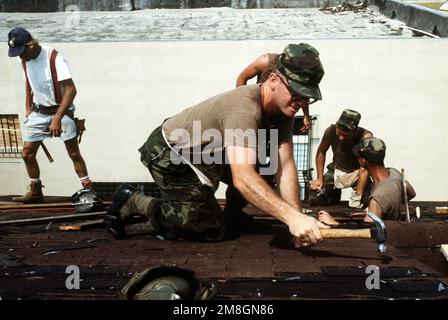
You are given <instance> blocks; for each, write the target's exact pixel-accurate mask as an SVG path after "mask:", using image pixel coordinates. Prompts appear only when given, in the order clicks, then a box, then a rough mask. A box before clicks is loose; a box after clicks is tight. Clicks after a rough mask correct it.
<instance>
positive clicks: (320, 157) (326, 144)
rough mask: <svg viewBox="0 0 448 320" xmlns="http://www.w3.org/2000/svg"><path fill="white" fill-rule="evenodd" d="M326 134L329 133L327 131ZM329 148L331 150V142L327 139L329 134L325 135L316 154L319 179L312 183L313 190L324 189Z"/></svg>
mask: <svg viewBox="0 0 448 320" xmlns="http://www.w3.org/2000/svg"><path fill="white" fill-rule="evenodd" d="M327 130H328V129H327ZM325 132H326V133H327V131H325ZM329 148H330V140H329V138H328V137H327V134H324V136H323V137H322V141H321V142H320V144H319V147H318V148H317V152H316V172H317V178H316V180H313V181H311V182H310V187H311V189H312V190H320V189H322V188H323V187H324V167H325V158H326V153H327V151H328V149H329Z"/></svg>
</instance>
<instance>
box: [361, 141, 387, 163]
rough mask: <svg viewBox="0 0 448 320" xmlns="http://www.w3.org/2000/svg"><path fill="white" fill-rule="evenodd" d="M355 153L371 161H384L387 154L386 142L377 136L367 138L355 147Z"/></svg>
mask: <svg viewBox="0 0 448 320" xmlns="http://www.w3.org/2000/svg"><path fill="white" fill-rule="evenodd" d="M353 154H354V155H355V156H357V157H363V158H364V159H366V160H367V161H371V162H379V161H383V160H384V157H385V156H386V144H385V143H384V141H383V140H381V139H378V138H375V137H372V138H366V139H363V140H361V141H360V142H359V144H358V145H356V146H355V147H354V148H353Z"/></svg>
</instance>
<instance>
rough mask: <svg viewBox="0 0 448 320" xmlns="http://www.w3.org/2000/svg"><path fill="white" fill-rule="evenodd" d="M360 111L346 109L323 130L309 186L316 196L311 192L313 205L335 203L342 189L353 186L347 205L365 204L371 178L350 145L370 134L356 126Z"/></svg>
mask: <svg viewBox="0 0 448 320" xmlns="http://www.w3.org/2000/svg"><path fill="white" fill-rule="evenodd" d="M360 120H361V114H360V113H359V112H357V111H355V110H352V109H345V110H344V111H343V112H342V114H341V116H340V117H339V119H338V121H336V124H333V125H331V126H330V127H328V128H327V129H326V130H325V133H324V136H323V137H322V141H321V143H320V145H319V147H318V149H317V153H316V171H317V178H316V180H313V181H311V182H310V188H311V189H312V190H315V191H316V192H318V193H317V196H315V195H314V194H313V193H312V195H311V203H312V204H314V205H325V204H335V203H338V202H339V201H340V198H341V189H344V188H350V187H351V188H352V189H353V191H352V194H351V196H350V201H349V206H350V207H353V208H361V207H363V206H367V202H368V192H366V190H368V188H369V184H370V182H369V181H370V180H369V175H368V172H367V170H365V169H363V168H362V167H360V166H359V163H358V161H357V159H356V157H355V156H354V155H353V154H352V149H353V147H354V146H355V145H357V144H358V143H359V142H360V141H361V140H362V139H365V138H369V137H372V133H371V132H370V131H369V130H366V129H364V128H361V127H359V126H358V125H359V121H360ZM330 147H331V150H332V151H333V162H332V163H330V164H329V165H328V166H327V169H328V170H327V172H326V173H325V175H324V165H325V155H326V152H327V150H328V149H329V148H330Z"/></svg>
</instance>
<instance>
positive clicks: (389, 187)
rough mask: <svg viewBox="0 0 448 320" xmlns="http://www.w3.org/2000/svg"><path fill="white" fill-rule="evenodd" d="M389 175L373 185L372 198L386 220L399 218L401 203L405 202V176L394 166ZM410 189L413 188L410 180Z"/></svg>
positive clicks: (408, 186)
mask: <svg viewBox="0 0 448 320" xmlns="http://www.w3.org/2000/svg"><path fill="white" fill-rule="evenodd" d="M388 170H389V173H390V175H389V177H387V178H386V179H385V180H383V181H381V182H380V183H379V184H378V185H375V186H374V187H373V190H372V193H371V194H370V199H369V200H371V199H374V200H375V201H376V202H377V203H378V205H379V207H380V209H381V213H382V215H383V219H384V220H399V219H400V213H401V203H402V202H403V196H404V192H403V180H402V179H403V177H402V175H401V173H400V172H399V171H398V170H397V169H394V168H388ZM406 183H407V188H408V190H409V189H411V188H412V186H411V185H410V184H409V182H408V181H406Z"/></svg>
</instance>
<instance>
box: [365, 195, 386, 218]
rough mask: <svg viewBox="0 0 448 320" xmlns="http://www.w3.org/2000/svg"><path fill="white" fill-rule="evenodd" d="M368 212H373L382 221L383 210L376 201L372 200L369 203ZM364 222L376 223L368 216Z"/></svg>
mask: <svg viewBox="0 0 448 320" xmlns="http://www.w3.org/2000/svg"><path fill="white" fill-rule="evenodd" d="M368 210H369V211H370V212H372V213H373V214H375V215H376V216H377V217H378V218H380V219H382V218H383V213H382V212H381V208H380V206H379V205H378V202H376V200H375V199H370V201H369V207H368ZM364 222H374V221H373V220H372V218H370V217H369V216H368V215H367V214H366V216H365V217H364Z"/></svg>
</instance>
